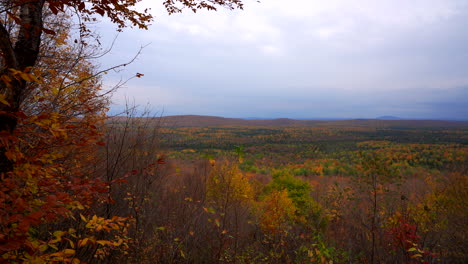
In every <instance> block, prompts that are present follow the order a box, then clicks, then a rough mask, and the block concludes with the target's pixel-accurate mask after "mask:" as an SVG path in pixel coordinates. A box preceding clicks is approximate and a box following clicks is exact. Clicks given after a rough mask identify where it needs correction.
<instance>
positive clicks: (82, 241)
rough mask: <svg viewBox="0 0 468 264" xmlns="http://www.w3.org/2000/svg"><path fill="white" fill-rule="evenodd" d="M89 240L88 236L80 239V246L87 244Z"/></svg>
mask: <svg viewBox="0 0 468 264" xmlns="http://www.w3.org/2000/svg"><path fill="white" fill-rule="evenodd" d="M88 240H89V239H88V238H87V237H86V238H84V239H82V240H80V241H78V247H82V246H86V243H87V242H88Z"/></svg>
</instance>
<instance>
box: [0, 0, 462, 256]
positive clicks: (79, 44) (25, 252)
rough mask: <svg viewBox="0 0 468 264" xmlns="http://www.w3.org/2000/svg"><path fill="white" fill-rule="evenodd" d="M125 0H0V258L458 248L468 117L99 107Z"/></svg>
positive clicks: (136, 17)
mask: <svg viewBox="0 0 468 264" xmlns="http://www.w3.org/2000/svg"><path fill="white" fill-rule="evenodd" d="M138 2H140V1H139V0H90V1H82V0H58V1H49V0H0V22H1V23H0V51H1V52H0V66H1V68H0V71H1V72H0V263H73V264H78V263H265V264H266V263H323V264H325V263H329V264H331V263H371V264H374V263H467V262H468V240H467V235H468V234H467V232H468V177H467V173H468V122H466V121H427V120H426V121H425V120H416V121H413V120H371V119H356V120H335V121H327V120H321V121H314V120H293V119H271V120H244V119H229V118H218V117H207V116H168V117H161V116H160V115H158V114H157V113H152V112H151V111H147V110H145V109H142V108H141V107H138V106H135V105H132V104H127V106H126V108H125V110H123V111H122V112H119V113H118V114H115V115H114V114H113V115H110V114H109V109H110V105H111V102H112V94H113V93H114V92H115V91H116V90H117V89H119V88H120V87H121V86H122V85H124V84H125V83H126V82H127V81H131V80H127V81H123V82H122V83H118V84H116V85H115V87H113V88H110V89H107V88H106V89H105V88H104V84H103V82H104V78H103V75H104V74H106V73H107V72H108V71H111V70H114V69H120V68H122V67H125V66H126V65H127V64H129V63H132V62H133V60H132V61H130V62H125V63H123V64H121V65H115V66H113V67H112V68H107V69H102V68H100V67H99V63H98V60H99V58H100V57H101V56H103V55H104V54H105V53H106V52H108V50H105V49H103V48H102V46H101V45H100V43H99V38H98V36H97V33H96V32H93V31H92V30H90V28H89V25H91V24H93V23H97V21H98V20H97V19H101V18H103V17H104V18H105V19H108V20H109V21H110V22H112V23H113V24H114V25H115V27H116V28H117V30H132V29H131V28H132V27H139V28H146V27H147V26H148V25H149V23H150V22H152V21H153V19H152V16H151V15H150V13H149V11H148V10H143V11H140V9H138V8H136V5H137V4H138ZM163 3H164V5H163V8H165V9H166V11H167V12H168V13H170V14H174V13H180V12H182V10H184V12H188V11H190V10H191V11H194V12H195V11H197V10H200V9H207V10H212V11H215V10H216V9H217V8H221V7H223V8H227V9H231V10H232V9H242V8H243V3H242V2H241V1H240V0H216V1H201V0H193V1H192V0H190V1H185V0H176V1H169V0H168V1H163ZM137 55H138V54H137ZM133 78H144V75H143V74H141V73H136V74H135V76H134V77H133Z"/></svg>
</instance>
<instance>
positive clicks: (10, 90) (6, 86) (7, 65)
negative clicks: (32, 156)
mask: <svg viewBox="0 0 468 264" xmlns="http://www.w3.org/2000/svg"><path fill="white" fill-rule="evenodd" d="M44 2H45V0H37V1H30V2H25V3H24V4H23V5H22V6H21V7H20V10H19V20H20V21H21V23H20V24H19V30H18V35H17V36H15V37H14V38H13V36H11V34H10V32H8V30H6V28H5V25H3V24H0V51H1V53H2V57H1V59H2V60H1V65H0V75H2V76H3V75H11V72H10V70H9V69H16V70H20V71H24V70H25V69H27V68H28V67H32V66H34V65H35V64H36V61H37V58H38V55H39V47H40V43H41V34H42V28H43V25H42V9H43V7H44ZM12 39H16V42H15V43H13V42H12ZM10 79H11V80H12V81H11V82H9V83H5V82H3V81H0V93H1V94H2V95H3V96H4V99H5V101H6V102H7V103H8V104H3V103H0V136H1V137H2V138H5V137H7V135H8V134H13V133H14V131H15V129H16V126H17V124H18V120H17V117H16V113H17V112H19V111H21V109H20V106H21V103H22V101H23V100H24V94H25V92H26V85H27V84H26V82H25V81H23V80H16V79H15V78H14V77H13V76H10ZM5 151H6V149H5V147H2V146H0V175H1V174H3V173H6V172H9V171H11V170H12V169H13V163H12V161H10V160H9V159H8V158H7V157H6V155H5Z"/></svg>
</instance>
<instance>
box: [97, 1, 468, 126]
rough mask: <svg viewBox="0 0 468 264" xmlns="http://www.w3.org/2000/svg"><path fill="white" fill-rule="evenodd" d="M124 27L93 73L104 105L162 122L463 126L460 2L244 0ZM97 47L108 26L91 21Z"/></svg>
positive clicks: (465, 76) (464, 58) (466, 86)
mask: <svg viewBox="0 0 468 264" xmlns="http://www.w3.org/2000/svg"><path fill="white" fill-rule="evenodd" d="M244 4H245V7H244V10H235V11H230V10H226V9H224V8H219V9H218V11H217V12H208V11H201V12H200V11H199V12H197V13H196V14H193V13H191V12H190V11H189V10H185V12H183V13H182V14H174V15H171V16H169V15H167V14H166V13H165V10H164V7H163V6H162V4H161V1H154V0H143V2H142V6H141V7H142V8H143V7H145V8H146V7H150V8H151V9H152V11H151V12H152V14H153V16H154V17H155V20H154V21H153V22H152V25H151V26H150V27H149V29H148V30H139V29H126V30H124V32H123V33H120V34H119V35H118V36H117V40H116V43H115V45H114V47H113V49H112V51H111V52H110V53H109V54H107V55H106V56H104V57H103V58H101V59H100V61H99V63H100V65H101V67H102V68H105V67H110V66H112V65H116V64H120V63H123V62H126V61H128V60H130V59H131V58H132V57H134V56H135V54H136V53H137V52H138V50H139V49H140V47H142V46H144V48H143V50H142V51H141V54H140V55H139V56H138V58H137V59H136V60H135V61H134V62H133V63H132V64H131V65H129V66H127V67H126V68H125V69H124V70H122V71H119V72H110V73H109V74H108V75H107V76H106V77H105V85H106V87H112V86H113V85H114V84H115V83H117V82H118V80H120V79H126V78H129V77H130V76H133V75H134V74H135V73H137V72H139V73H142V74H144V76H143V77H142V78H135V79H132V80H130V81H129V82H127V83H126V85H125V86H124V87H122V88H120V89H119V90H118V91H117V92H116V93H115V94H114V97H113V102H114V103H113V105H112V109H111V112H118V111H119V110H120V109H122V106H123V105H125V102H126V100H128V101H131V102H135V103H136V104H138V105H141V106H142V107H144V106H145V105H147V104H150V105H151V108H152V109H153V111H155V112H158V113H159V114H163V115H179V114H196V115H211V116H223V117H240V118H249V117H256V118H279V117H288V118H298V119H314V118H376V117H379V116H397V117H400V118H406V119H450V120H468V1H466V0H411V1H408V0H353V1H350V0H327V1H324V0H288V1H285V0H283V1H280V0H263V1H261V2H260V3H258V2H256V1H253V0H245V1H244ZM98 31H99V32H100V34H101V36H102V43H103V47H105V46H106V45H107V46H108V45H110V43H111V40H112V39H113V37H114V36H115V35H116V31H115V27H114V26H113V25H111V24H110V23H108V22H105V21H102V22H101V23H100V24H99V25H98Z"/></svg>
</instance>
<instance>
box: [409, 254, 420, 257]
mask: <svg viewBox="0 0 468 264" xmlns="http://www.w3.org/2000/svg"><path fill="white" fill-rule="evenodd" d="M420 257H422V255H421V254H415V255H413V256H411V258H420Z"/></svg>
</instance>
